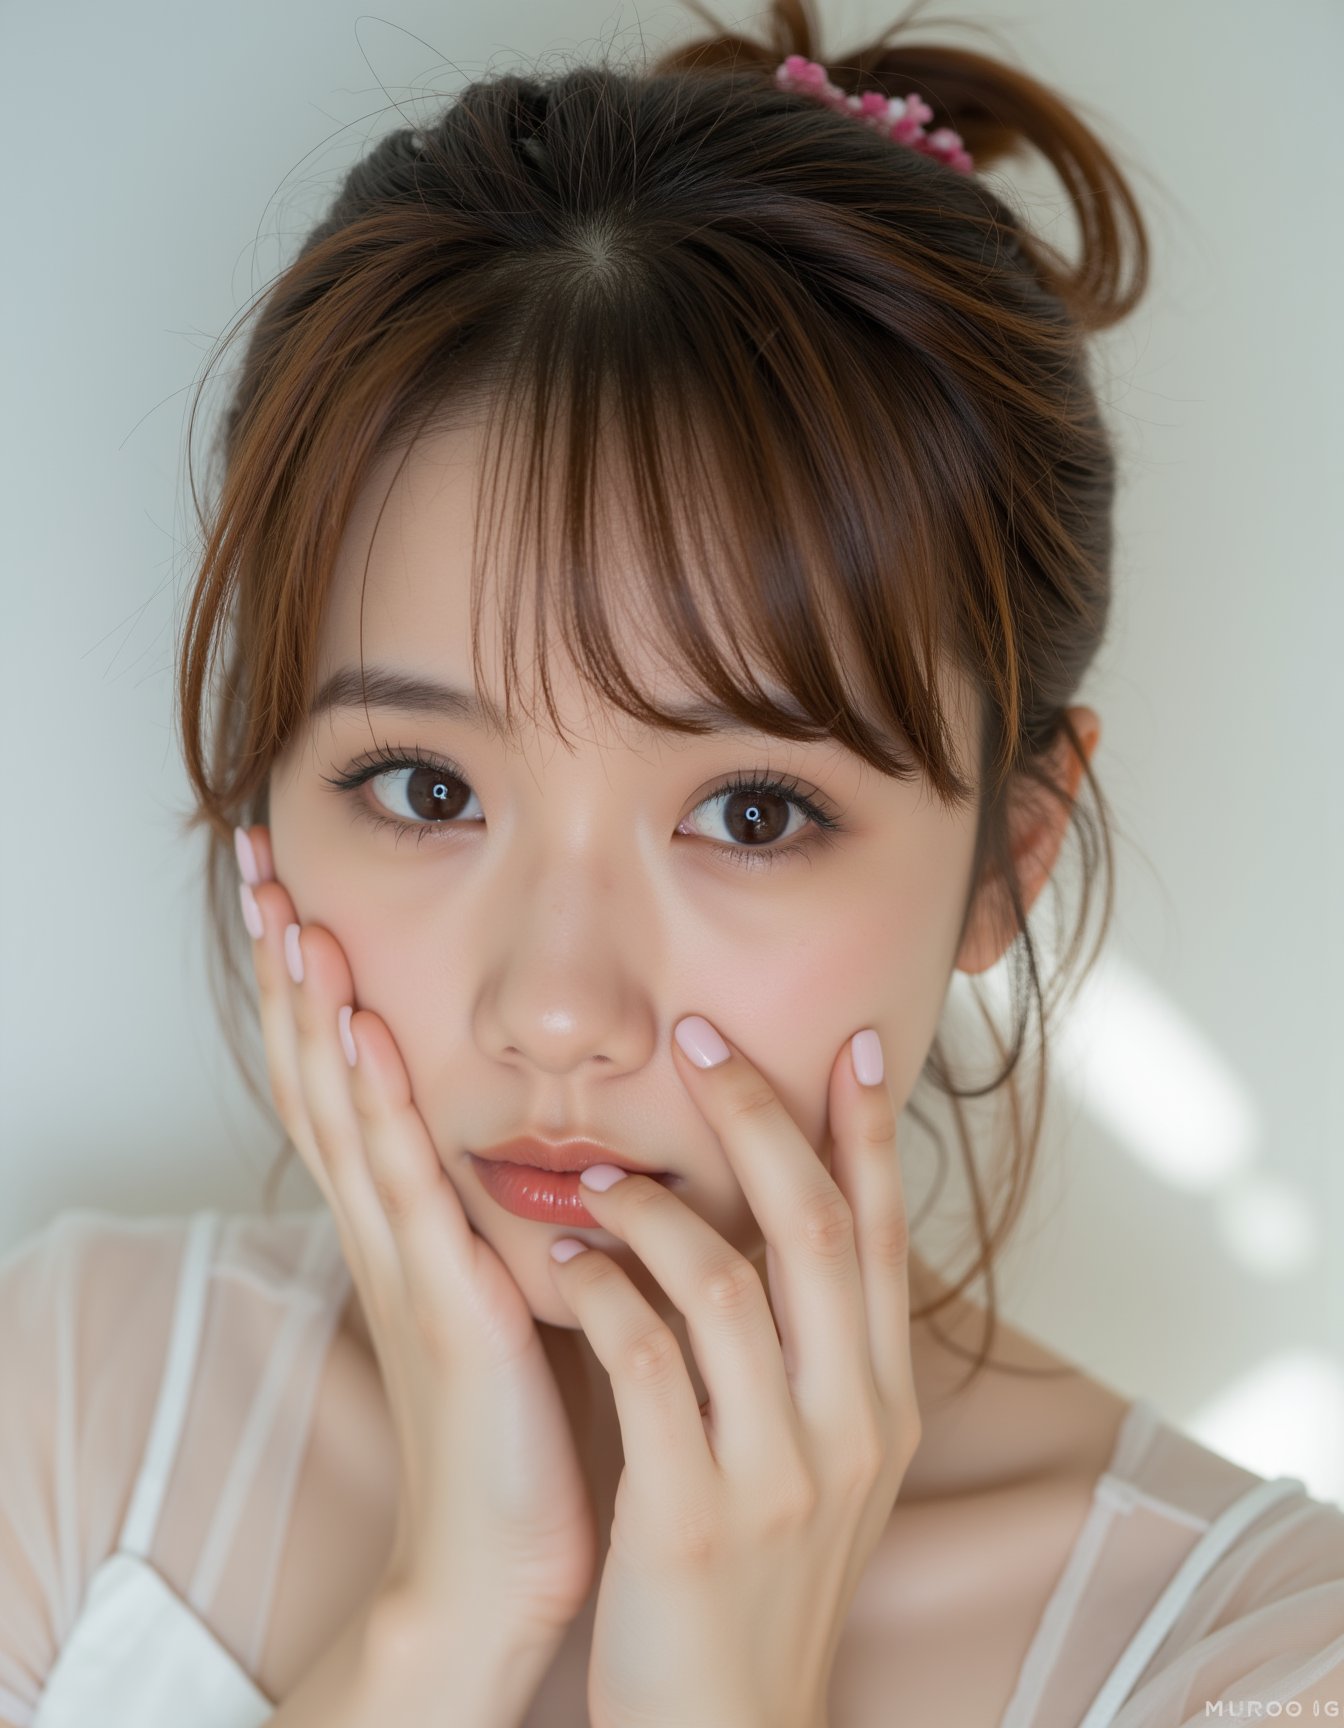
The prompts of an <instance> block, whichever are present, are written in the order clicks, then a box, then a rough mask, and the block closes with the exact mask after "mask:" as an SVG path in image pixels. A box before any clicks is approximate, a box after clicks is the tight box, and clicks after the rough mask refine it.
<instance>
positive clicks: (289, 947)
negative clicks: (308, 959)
mask: <svg viewBox="0 0 1344 1728" xmlns="http://www.w3.org/2000/svg"><path fill="white" fill-rule="evenodd" d="M285 964H286V966H288V967H289V975H290V977H291V978H292V979H293V980H294V982H295V983H296V984H302V983H303V951H302V949H301V948H300V947H299V927H298V925H297V924H286V926H285Z"/></svg>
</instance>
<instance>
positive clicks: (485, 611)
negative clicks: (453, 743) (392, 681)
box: [317, 422, 787, 723]
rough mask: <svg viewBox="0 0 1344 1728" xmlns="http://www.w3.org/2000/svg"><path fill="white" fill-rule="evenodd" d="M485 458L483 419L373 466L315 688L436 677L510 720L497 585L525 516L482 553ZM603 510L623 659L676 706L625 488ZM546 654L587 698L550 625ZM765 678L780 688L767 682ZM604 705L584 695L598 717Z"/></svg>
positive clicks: (530, 620)
mask: <svg viewBox="0 0 1344 1728" xmlns="http://www.w3.org/2000/svg"><path fill="white" fill-rule="evenodd" d="M484 459H485V438H484V428H483V426H482V425H480V424H478V423H475V422H473V423H472V424H470V425H468V426H463V427H453V428H449V429H445V430H439V431H435V432H434V433H433V434H431V435H428V436H425V437H423V438H421V439H420V440H419V441H418V442H417V444H416V445H415V446H414V448H413V449H412V450H411V452H410V454H409V455H407V456H405V458H404V460H403V453H402V452H400V451H397V452H392V453H389V454H388V455H386V456H384V457H383V458H381V459H380V460H379V462H378V463H377V464H375V466H374V467H373V468H372V469H371V470H370V473H369V475H368V477H367V478H366V480H365V483H364V485H363V487H362V488H361V490H360V492H359V495H358V497H357V499H356V503H355V507H354V509H353V511H352V513H351V516H350V520H349V522H348V523H347V526H346V529H345V532H344V534H343V535H342V539H341V544H340V549H339V552H338V555H337V559H336V563H335V567H334V570H333V574H332V582H331V586H330V589H329V592H328V597H327V603H326V605H325V607H324V611H323V619H322V627H321V631H320V635H319V670H318V676H317V683H318V685H321V684H322V683H323V682H324V681H327V680H329V679H331V677H332V676H333V674H339V673H340V672H341V671H342V669H347V670H348V669H349V668H350V667H352V666H353V667H358V666H360V665H361V663H362V664H363V665H365V666H366V667H375V666H376V667H379V668H383V669H385V670H387V671H390V672H393V673H394V674H397V675H399V676H404V675H406V674H409V675H410V676H411V677H412V679H414V680H415V681H416V682H417V683H419V684H420V685H422V686H423V685H424V684H426V683H427V682H430V681H433V682H437V683H439V684H442V685H445V686H449V687H453V688H456V689H458V690H459V691H461V692H462V693H463V695H464V696H465V704H463V703H459V704H457V706H458V707H459V708H461V707H463V706H467V707H471V708H474V709H476V710H483V714H482V718H484V719H485V720H486V721H487V722H488V723H494V722H495V721H496V720H502V715H500V714H499V712H498V711H499V709H500V707H501V706H502V705H501V704H499V703H497V702H496V701H495V699H494V696H493V695H492V693H493V692H499V691H501V690H502V687H503V677H502V671H501V666H500V661H501V658H502V655H501V652H500V650H501V647H502V642H501V624H502V620H501V618H500V616H499V610H500V609H499V603H498V602H499V593H498V589H499V576H500V564H501V559H502V558H503V557H507V556H508V553H509V548H510V547H511V545H512V536H513V532H514V529H515V527H516V511H515V505H514V503H513V499H512V497H511V496H510V495H509V493H508V491H507V489H506V492H505V498H504V503H503V508H502V510H501V511H500V512H499V522H498V523H497V524H491V527H492V535H491V545H490V548H489V549H488V554H487V550H486V548H485V547H484V543H483V541H482V544H480V545H477V544H475V543H474V542H475V539H476V534H477V514H478V511H480V512H482V517H481V520H482V524H484V521H485V515H484V513H485V512H488V511H490V510H492V509H493V508H494V500H491V499H486V500H485V501H482V499H481V498H480V496H479V487H480V483H481V477H482V464H483V461H484ZM602 506H603V510H604V519H603V521H602V523H601V525H600V527H599V528H598V530H597V532H598V535H599V537H600V539H601V541H602V554H603V558H604V560H610V561H611V564H612V566H613V567H614V568H616V569H618V570H619V571H620V572H621V576H622V580H621V581H620V582H619V583H611V584H609V585H608V588H607V590H606V592H607V594H608V596H614V597H615V599H616V601H617V602H618V604H619V606H620V618H619V621H618V629H619V636H618V642H619V647H620V652H621V658H622V661H623V662H624V663H625V664H626V666H627V667H628V668H629V670H630V672H631V675H632V677H633V678H634V679H635V680H636V682H637V683H638V685H639V687H640V688H641V689H643V690H645V691H647V692H649V693H650V694H651V695H653V696H654V697H655V699H658V700H662V699H664V698H666V699H668V700H674V699H675V697H676V695H677V693H678V692H679V691H680V690H681V689H682V687H683V686H682V683H681V681H680V680H679V679H678V678H677V677H676V676H675V673H674V672H673V671H672V670H671V669H669V668H667V667H664V666H662V665H661V664H660V659H661V657H660V656H659V654H658V653H657V651H656V647H655V644H656V640H657V631H656V629H655V628H654V626H653V621H652V617H651V615H650V612H649V609H648V605H647V585H646V584H647V578H646V577H645V576H644V575H643V574H642V573H641V570H640V568H639V560H638V558H637V555H636V553H635V551H634V545H633V537H632V536H631V535H630V533H629V530H628V524H627V520H626V517H625V513H624V510H623V508H622V506H621V502H620V493H619V489H617V488H615V487H612V488H610V489H603V491H602ZM482 532H483V528H482ZM501 549H503V550H502V551H501ZM478 560H479V565H480V568H479V574H478V575H477V576H476V579H477V581H478V584H479V591H478V602H479V605H480V608H481V613H480V626H481V629H480V650H481V658H482V683H483V689H482V690H481V691H477V690H476V689H475V688H474V680H473V677H472V667H471V622H472V619H471V604H472V585H473V576H474V575H475V574H476V567H477V563H478ZM366 565H367V573H366ZM627 572H628V580H626V579H625V576H626V573H627ZM529 575H530V572H528V571H526V570H525V571H524V599H523V604H522V605H521V606H520V607H519V608H518V610H517V615H516V619H514V620H510V622H511V623H512V624H513V627H514V631H515V640H514V647H515V652H516V655H517V664H518V665H519V667H523V668H526V667H528V666H530V665H532V664H533V663H534V659H535V653H534V650H535V644H536V641H537V633H538V626H539V620H538V617H537V608H536V607H535V606H529V605H528V604H527V594H528V586H527V584H528V579H529ZM539 597H540V596H539V593H538V598H539ZM608 604H609V605H610V604H611V600H610V599H609V600H608ZM546 648H547V656H548V672H549V674H550V678H551V681H552V683H553V684H554V685H555V686H557V687H559V688H563V689H566V690H571V691H573V692H574V693H575V694H576V695H577V694H578V692H579V691H580V689H585V690H586V687H583V686H582V681H581V680H579V679H578V677H577V674H575V673H574V672H573V671H572V669H571V668H570V667H569V666H568V665H567V664H566V661H567V656H566V655H565V653H564V651H563V644H562V643H561V641H560V639H559V636H558V633H557V631H556V629H555V625H554V621H553V620H549V621H548V623H547V627H546ZM761 682H762V683H763V684H764V685H766V686H767V687H770V685H771V681H770V680H769V679H767V678H762V680H761ZM384 683H386V680H384ZM594 700H595V698H593V697H592V696H591V693H587V702H588V705H589V706H590V707H591V704H592V702H593V701H594ZM786 700H787V699H786ZM518 703H519V704H521V705H522V706H523V707H525V708H528V709H530V708H531V707H532V705H533V703H532V699H531V693H530V692H528V691H527V690H522V691H520V692H519V696H518ZM413 704H414V705H417V706H421V707H425V706H429V705H430V704H431V696H430V693H428V692H426V691H424V690H421V691H420V692H419V693H417V695H416V696H415V697H414V698H413ZM467 717H471V716H470V715H468V716H467Z"/></svg>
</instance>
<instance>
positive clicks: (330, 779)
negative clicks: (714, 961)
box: [321, 745, 844, 870]
mask: <svg viewBox="0 0 1344 1728" xmlns="http://www.w3.org/2000/svg"><path fill="white" fill-rule="evenodd" d="M397 768H432V769H433V770H434V771H435V772H436V773H439V774H446V775H448V776H449V777H450V778H451V779H454V780H458V781H460V782H461V783H462V785H464V786H470V785H471V782H470V781H469V780H468V779H467V777H466V775H465V774H463V773H461V771H460V770H459V769H458V768H456V767H455V766H454V764H453V763H452V762H450V761H448V760H447V759H446V758H445V757H439V756H432V755H429V754H427V753H426V752H425V751H423V750H421V749H420V748H419V746H416V747H415V748H413V749H410V750H400V751H392V750H389V749H388V748H387V747H386V746H385V745H384V746H383V747H382V748H381V749H379V750H375V751H372V752H370V753H369V754H368V755H365V756H361V757H359V758H357V759H356V760H355V761H354V762H352V763H351V764H350V766H349V768H347V769H346V771H345V772H344V773H343V774H335V775H332V774H324V775H322V776H321V778H322V779H323V780H324V781H325V782H326V784H327V785H328V786H334V787H335V788H336V790H337V791H338V792H345V793H349V792H355V791H357V790H358V789H359V787H361V786H362V785H363V784H364V783H365V781H367V780H372V779H375V778H376V777H377V776H378V775H380V774H386V773H388V772H389V771H390V770H393V769H397ZM731 792H768V793H771V794H773V795H774V796H775V797H778V798H783V799H784V800H785V801H786V802H787V803H789V804H792V805H793V806H794V807H795V808H796V809H798V810H801V811H802V812H803V814H804V815H805V816H806V817H807V818H808V819H809V820H810V821H811V822H812V823H813V825H814V828H815V830H816V832H815V833H814V834H812V835H811V836H808V837H807V838H804V839H794V840H792V841H790V842H788V843H787V844H786V845H782V846H771V847H748V846H727V845H724V844H723V843H722V842H720V841H717V840H710V841H708V842H706V844H708V845H709V846H711V847H713V849H714V851H716V852H718V853H719V854H720V855H722V856H726V857H727V858H728V860H729V861H730V862H731V863H733V864H735V865H738V866H739V867H741V868H744V869H748V870H752V869H758V868H760V867H761V866H763V865H767V864H776V863H779V862H780V861H781V860H782V859H785V858H792V857H797V856H799V855H800V854H802V853H804V852H806V851H809V850H811V849H813V848H814V847H818V846H829V845H831V844H833V842H834V841H835V839H836V837H837V836H838V835H840V834H842V833H843V832H844V825H843V824H842V823H841V822H840V820H839V818H838V817H836V816H835V815H834V814H833V813H832V812H831V811H829V810H828V809H827V808H826V807H825V806H824V805H823V804H822V803H821V802H819V801H818V800H817V799H816V798H812V797H809V796H808V795H807V794H806V793H805V792H803V791H801V790H800V788H799V783H798V781H796V780H795V779H793V778H792V777H791V776H788V777H785V778H783V779H761V778H759V777H758V776H757V775H755V774H751V773H744V772H739V773H737V774H734V775H733V776H732V778H731V779H729V780H728V781H726V782H725V783H724V784H723V785H722V786H720V787H718V788H717V789H716V790H715V791H713V792H711V793H709V794H708V796H707V797H705V798H703V799H701V801H700V803H699V804H697V805H696V807H695V808H696V810H700V809H702V808H703V807H704V805H706V804H712V803H713V802H714V800H715V799H716V798H722V797H724V796H725V795H726V794H728V793H731ZM353 809H354V814H355V816H356V818H357V819H358V820H360V821H363V822H367V823H368V824H369V825H370V826H371V827H373V828H394V829H396V830H397V835H396V839H397V843H398V844H400V842H401V836H402V835H403V834H404V833H406V832H408V831H412V832H414V834H415V844H416V845H417V846H419V845H420V844H421V843H422V842H423V841H424V840H426V839H428V838H429V836H430V835H431V834H434V835H438V834H442V833H443V832H444V831H445V830H447V831H451V830H452V829H454V828H460V827H466V826H467V824H466V823H462V822H457V821H452V822H403V821H400V820H398V819H397V818H396V817H393V816H380V815H378V814H377V813H376V812H375V811H373V810H370V809H369V807H368V805H367V804H365V803H364V802H363V800H361V799H358V798H356V799H355V800H354V802H353Z"/></svg>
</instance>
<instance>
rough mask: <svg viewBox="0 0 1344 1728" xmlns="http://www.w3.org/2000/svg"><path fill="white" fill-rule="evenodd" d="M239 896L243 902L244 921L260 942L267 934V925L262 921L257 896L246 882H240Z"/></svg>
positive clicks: (248, 930)
mask: <svg viewBox="0 0 1344 1728" xmlns="http://www.w3.org/2000/svg"><path fill="white" fill-rule="evenodd" d="M238 898H239V899H240V900H241V901H242V903H243V923H244V924H246V925H247V933H248V935H249V936H250V937H251V938H252V940H253V941H254V942H258V941H260V939H261V938H262V937H263V936H264V935H265V934H266V926H265V924H264V923H263V922H262V917H261V907H260V906H258V905H257V897H256V895H255V894H254V893H253V892H252V890H251V889H250V888H249V887H248V885H247V883H246V882H240V883H239V884H238Z"/></svg>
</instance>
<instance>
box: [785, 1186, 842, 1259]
mask: <svg viewBox="0 0 1344 1728" xmlns="http://www.w3.org/2000/svg"><path fill="white" fill-rule="evenodd" d="M797 1230H798V1235H799V1237H800V1239H801V1241H802V1244H803V1246H804V1247H805V1248H806V1249H807V1250H808V1251H809V1253H812V1254H816V1255H818V1256H819V1257H820V1258H822V1259H824V1260H839V1259H843V1258H844V1257H845V1256H846V1255H847V1254H848V1252H849V1250H850V1248H851V1246H852V1244H853V1241H854V1214H853V1212H852V1211H851V1210H850V1206H849V1201H848V1200H846V1199H845V1197H844V1195H843V1194H842V1193H841V1192H840V1190H839V1189H838V1188H837V1187H835V1186H834V1184H832V1185H831V1186H830V1187H828V1188H823V1189H821V1190H820V1191H819V1192H817V1193H815V1194H811V1195H809V1196H808V1197H807V1199H806V1200H804V1202H803V1204H802V1205H801V1206H800V1208H799V1211H798V1224H797Z"/></svg>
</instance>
